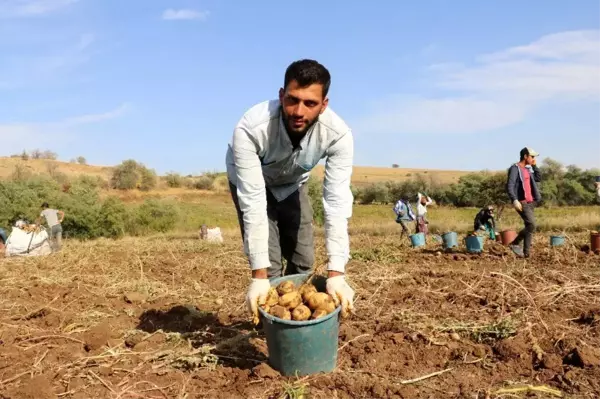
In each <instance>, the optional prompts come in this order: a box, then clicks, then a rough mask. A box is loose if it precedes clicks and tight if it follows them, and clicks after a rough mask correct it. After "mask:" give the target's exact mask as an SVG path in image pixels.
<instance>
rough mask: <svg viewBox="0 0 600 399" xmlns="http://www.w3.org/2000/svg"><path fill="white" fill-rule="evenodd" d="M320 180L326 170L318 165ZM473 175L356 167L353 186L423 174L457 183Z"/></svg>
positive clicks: (437, 179)
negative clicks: (461, 178)
mask: <svg viewBox="0 0 600 399" xmlns="http://www.w3.org/2000/svg"><path fill="white" fill-rule="evenodd" d="M313 173H314V174H315V175H316V176H318V177H319V178H323V174H324V173H325V168H324V166H323V165H317V167H316V168H315V169H314V172H313ZM469 173H473V172H472V171H470V172H469V171H460V170H435V169H411V168H377V167H372V166H355V167H354V171H353V173H352V184H353V185H355V186H357V187H361V186H366V185H369V184H372V183H378V182H386V181H395V182H403V181H406V180H411V179H413V178H414V177H415V176H416V175H418V174H421V175H423V176H428V177H430V178H431V179H433V180H434V181H436V182H438V183H442V184H450V183H455V182H457V181H458V179H459V178H460V177H461V176H464V175H466V174H469Z"/></svg>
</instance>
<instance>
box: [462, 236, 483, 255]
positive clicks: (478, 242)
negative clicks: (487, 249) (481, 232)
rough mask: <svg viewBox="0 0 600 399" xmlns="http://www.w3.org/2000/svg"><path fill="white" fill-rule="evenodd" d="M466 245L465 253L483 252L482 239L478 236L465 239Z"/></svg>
mask: <svg viewBox="0 0 600 399" xmlns="http://www.w3.org/2000/svg"><path fill="white" fill-rule="evenodd" d="M465 243H466V245H467V252H469V253H475V254H477V253H480V252H481V251H483V237H479V236H468V237H467V238H466V239H465Z"/></svg>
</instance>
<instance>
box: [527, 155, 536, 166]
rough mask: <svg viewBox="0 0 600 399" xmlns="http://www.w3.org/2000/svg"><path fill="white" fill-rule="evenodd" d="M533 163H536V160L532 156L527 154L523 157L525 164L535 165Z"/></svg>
mask: <svg viewBox="0 0 600 399" xmlns="http://www.w3.org/2000/svg"><path fill="white" fill-rule="evenodd" d="M535 163H536V160H535V157H534V156H531V155H527V156H526V157H525V165H535Z"/></svg>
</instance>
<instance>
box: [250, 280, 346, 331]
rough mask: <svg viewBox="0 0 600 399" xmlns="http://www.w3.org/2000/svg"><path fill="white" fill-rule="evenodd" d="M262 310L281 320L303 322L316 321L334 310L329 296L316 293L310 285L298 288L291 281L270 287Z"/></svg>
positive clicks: (333, 303) (333, 304)
mask: <svg viewBox="0 0 600 399" xmlns="http://www.w3.org/2000/svg"><path fill="white" fill-rule="evenodd" d="M261 306H262V308H263V309H264V310H265V311H266V312H267V313H269V314H271V315H273V316H275V317H279V318H280V319H283V320H296V321H304V320H308V319H312V320H314V319H318V318H319V317H323V316H325V315H327V314H329V313H331V312H333V311H334V310H335V302H334V301H333V298H332V297H331V295H329V294H326V293H324V292H318V291H317V289H316V288H315V286H314V285H312V284H302V285H301V286H300V287H299V288H296V285H295V284H294V283H293V282H292V281H289V280H288V281H283V282H281V283H280V284H279V285H278V286H277V288H275V287H271V289H270V290H269V295H268V296H267V300H266V302H265V304H264V305H261Z"/></svg>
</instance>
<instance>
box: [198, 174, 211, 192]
mask: <svg viewBox="0 0 600 399" xmlns="http://www.w3.org/2000/svg"><path fill="white" fill-rule="evenodd" d="M214 181H215V179H214V177H212V176H207V175H203V176H200V177H199V178H197V179H196V181H194V188H195V189H196V190H212V188H213V183H214Z"/></svg>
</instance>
